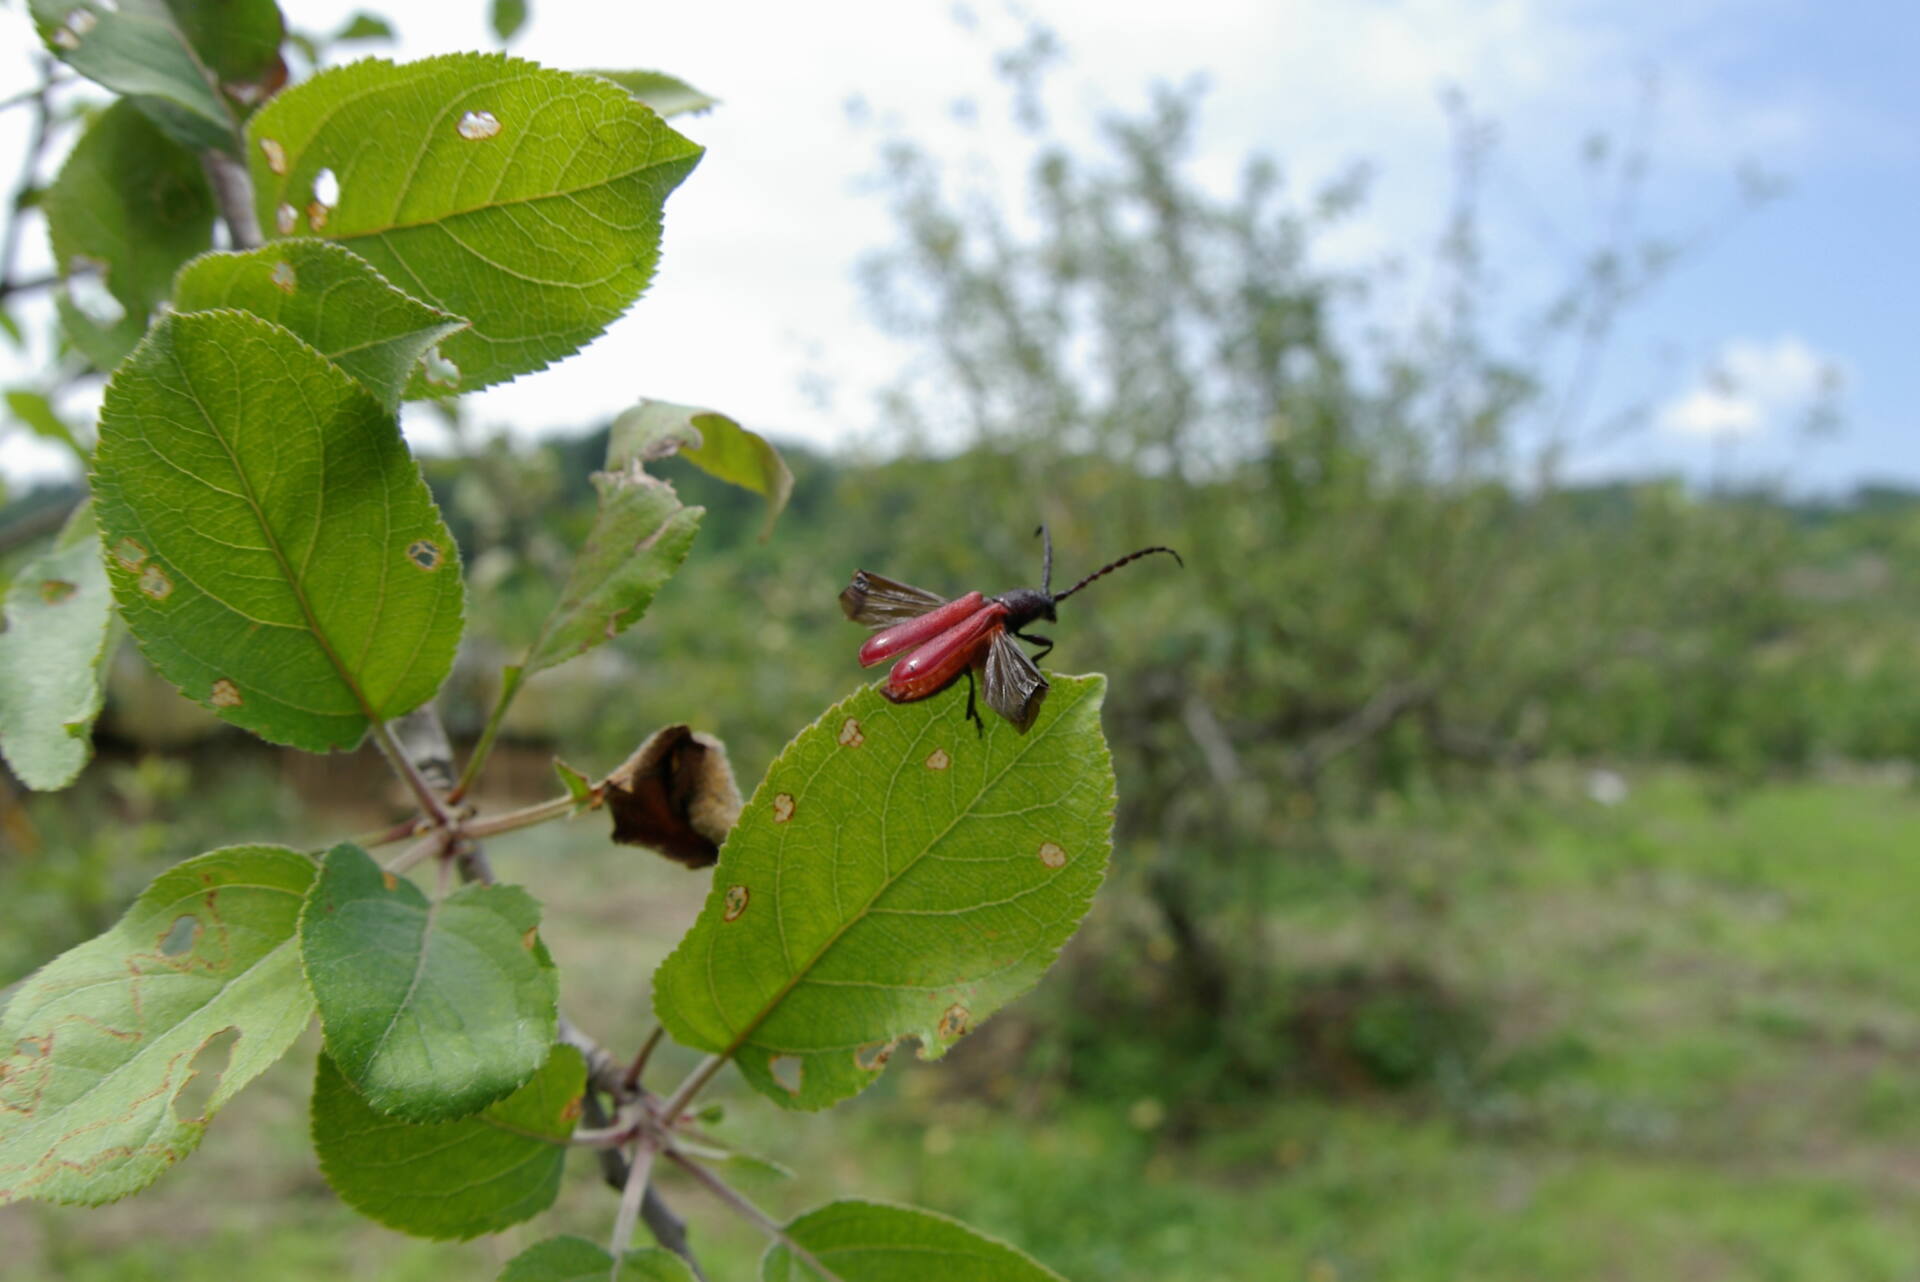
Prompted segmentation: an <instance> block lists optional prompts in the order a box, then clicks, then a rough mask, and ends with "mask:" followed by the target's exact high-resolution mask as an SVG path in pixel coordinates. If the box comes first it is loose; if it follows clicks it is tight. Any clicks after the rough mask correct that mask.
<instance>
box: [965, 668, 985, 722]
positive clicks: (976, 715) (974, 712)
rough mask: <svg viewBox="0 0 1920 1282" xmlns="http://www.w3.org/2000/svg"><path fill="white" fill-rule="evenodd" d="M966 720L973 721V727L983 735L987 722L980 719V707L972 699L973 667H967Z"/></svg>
mask: <svg viewBox="0 0 1920 1282" xmlns="http://www.w3.org/2000/svg"><path fill="white" fill-rule="evenodd" d="M967 720H969V721H971V722H973V724H974V727H975V729H976V730H977V731H978V733H979V734H980V735H981V737H983V738H984V737H985V736H986V733H987V723H986V722H984V721H982V720H981V719H980V709H979V707H978V706H977V705H976V704H975V703H974V701H973V669H972V668H968V669H967Z"/></svg>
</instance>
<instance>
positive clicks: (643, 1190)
mask: <svg viewBox="0 0 1920 1282" xmlns="http://www.w3.org/2000/svg"><path fill="white" fill-rule="evenodd" d="M659 1151H660V1141H659V1140H658V1139H657V1138H656V1137H655V1136H653V1135H652V1134H648V1133H643V1134H642V1135H641V1136H640V1138H639V1139H638V1140H637V1141H635V1143H634V1146H633V1156H632V1157H631V1158H629V1159H628V1161H627V1183H626V1186H625V1187H624V1188H622V1189H621V1190H620V1210H619V1212H618V1213H616V1214H615V1215H614V1217H613V1243H612V1246H611V1247H610V1248H609V1249H610V1250H611V1251H612V1253H613V1258H614V1259H615V1260H618V1259H620V1258H621V1257H622V1256H624V1255H625V1254H626V1253H627V1246H628V1244H629V1243H631V1242H632V1241H633V1226H634V1225H635V1224H637V1223H639V1222H640V1202H641V1200H642V1199H643V1198H645V1197H646V1195H647V1181H648V1180H650V1179H651V1178H652V1177H653V1158H654V1155H655V1154H656V1153H658V1152H659Z"/></svg>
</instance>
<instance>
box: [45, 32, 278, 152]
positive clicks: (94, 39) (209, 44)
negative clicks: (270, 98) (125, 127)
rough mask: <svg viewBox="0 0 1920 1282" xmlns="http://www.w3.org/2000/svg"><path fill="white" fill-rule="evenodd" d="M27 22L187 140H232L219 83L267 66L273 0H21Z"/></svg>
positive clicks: (231, 144)
mask: <svg viewBox="0 0 1920 1282" xmlns="http://www.w3.org/2000/svg"><path fill="white" fill-rule="evenodd" d="M28 7H29V8H30V10H31V11H32V13H33V21H34V26H35V28H36V29H37V30H38V31H39V33H40V38H41V39H42V40H44V41H45V42H46V44H47V47H48V48H49V49H51V50H53V52H54V53H55V54H56V55H57V56H58V57H59V58H61V59H62V60H63V61H64V62H66V63H67V65H68V66H70V67H72V68H73V69H74V70H75V71H78V72H79V73H80V74H81V75H83V76H86V77H88V78H90V79H92V80H95V81H97V82H98V83H100V84H103V85H105V86H106V87H107V88H109V89H112V90H114V91H116V92H118V93H122V94H126V95H127V96H128V97H129V98H130V99H133V100H136V101H137V103H138V105H139V106H140V107H141V108H142V109H144V110H146V111H147V112H148V113H149V114H150V115H151V116H152V117H153V118H154V119H155V121H156V122H157V123H158V124H160V125H161V127H162V128H164V129H166V131H167V132H168V133H169V134H170V135H171V136H172V137H174V138H175V139H176V140H177V141H179V142H181V143H184V144H185V145H187V146H189V147H195V148H201V147H222V148H225V149H227V150H229V151H231V150H233V149H234V148H235V145H236V143H237V141H238V136H239V120H240V111H239V109H238V107H237V105H236V103H235V101H234V100H233V99H232V98H230V97H229V96H228V94H227V93H226V91H225V90H224V89H223V87H222V86H223V85H224V86H227V87H229V88H238V87H240V86H243V85H251V84H253V83H255V82H257V81H260V80H263V79H267V78H269V77H270V76H271V74H272V71H273V69H274V67H275V66H276V64H277V61H278V57H279V52H278V51H279V45H280V37H281V31H282V27H281V21H280V10H279V8H278V6H276V5H275V4H274V3H273V0H115V2H114V3H112V4H106V3H102V2H101V0H29V5H28Z"/></svg>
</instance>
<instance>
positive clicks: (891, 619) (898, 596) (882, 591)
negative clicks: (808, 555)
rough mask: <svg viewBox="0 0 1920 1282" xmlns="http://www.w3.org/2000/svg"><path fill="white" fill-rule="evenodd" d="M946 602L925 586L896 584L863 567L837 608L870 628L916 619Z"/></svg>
mask: <svg viewBox="0 0 1920 1282" xmlns="http://www.w3.org/2000/svg"><path fill="white" fill-rule="evenodd" d="M946 603H947V598H945V597H943V596H935V595H934V594H933V593H931V592H929V591H927V590H926V589H925V588H916V587H911V586H909V585H907V584H905V583H896V582H894V581H893V580H892V579H885V578H881V577H880V576H879V575H877V574H869V573H867V572H866V571H865V570H855V571H854V572H853V582H851V583H849V584H847V588H846V591H844V592H842V593H841V594H840V608H841V609H842V610H845V611H846V612H847V617H848V618H849V619H852V620H853V621H854V622H855V623H864V624H866V625H867V626H868V627H870V628H884V627H887V626H889V625H890V624H895V623H900V622H903V621H904V620H907V619H917V618H919V617H920V616H921V615H923V614H925V613H926V612H927V611H928V610H932V609H935V608H937V607H939V606H943V605H945V604H946Z"/></svg>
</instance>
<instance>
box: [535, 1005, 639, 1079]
mask: <svg viewBox="0 0 1920 1282" xmlns="http://www.w3.org/2000/svg"><path fill="white" fill-rule="evenodd" d="M554 1035H555V1036H556V1037H557V1038H558V1039H559V1040H560V1041H562V1042H564V1043H566V1044H567V1045H568V1046H571V1047H573V1048H574V1049H575V1050H577V1051H579V1052H580V1057H581V1058H582V1059H584V1060H586V1061H587V1084H588V1085H589V1086H591V1087H592V1088H593V1089H594V1090H596V1091H599V1092H601V1093H602V1094H605V1095H611V1096H612V1097H613V1098H614V1099H616V1100H620V1099H625V1098H626V1097H627V1096H628V1095H630V1094H631V1093H632V1092H630V1091H622V1090H621V1089H620V1087H621V1081H622V1073H623V1071H624V1070H623V1068H622V1066H621V1063H620V1061H619V1060H617V1059H615V1058H614V1055H613V1052H612V1051H610V1050H608V1049H607V1048H606V1047H604V1046H602V1045H601V1044H600V1043H599V1042H597V1041H595V1040H594V1039H593V1038H592V1037H591V1036H589V1035H588V1034H586V1033H584V1032H582V1031H581V1030H580V1026H579V1025H577V1024H575V1023H574V1022H573V1021H572V1020H570V1019H568V1018H567V1017H566V1016H565V1015H562V1016H560V1025H559V1028H558V1030H557V1031H556V1032H555V1034H554Z"/></svg>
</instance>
